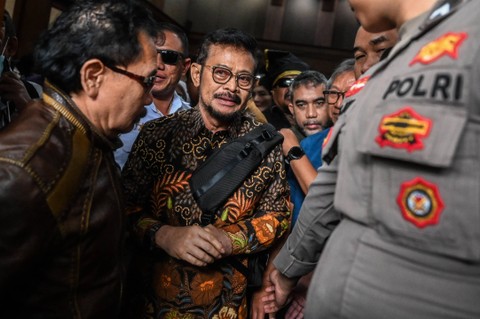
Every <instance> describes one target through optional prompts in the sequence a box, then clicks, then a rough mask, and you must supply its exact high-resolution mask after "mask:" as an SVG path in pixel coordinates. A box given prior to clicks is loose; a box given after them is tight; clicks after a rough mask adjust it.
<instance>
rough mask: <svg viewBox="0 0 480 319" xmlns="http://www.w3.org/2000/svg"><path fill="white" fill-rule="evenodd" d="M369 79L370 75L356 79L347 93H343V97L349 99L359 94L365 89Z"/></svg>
mask: <svg viewBox="0 0 480 319" xmlns="http://www.w3.org/2000/svg"><path fill="white" fill-rule="evenodd" d="M369 79H370V75H367V76H365V77H363V78H360V79H358V80H357V81H356V82H355V83H353V84H352V86H351V87H350V89H348V91H347V93H345V97H350V96H353V95H355V94H357V93H358V92H360V91H361V90H362V89H363V88H364V87H365V85H367V82H368V80H369Z"/></svg>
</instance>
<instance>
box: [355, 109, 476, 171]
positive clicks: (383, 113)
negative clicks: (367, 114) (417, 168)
mask: <svg viewBox="0 0 480 319" xmlns="http://www.w3.org/2000/svg"><path fill="white" fill-rule="evenodd" d="M466 122H467V112H466V110H465V109H464V108H461V107H453V106H449V105H439V104H435V105H422V107H421V111H417V110H416V109H415V108H414V107H412V106H409V105H398V104H395V103H391V104H389V105H387V106H385V105H382V106H379V107H377V108H376V111H375V113H374V116H373V117H372V120H371V122H370V123H371V125H370V126H369V127H368V128H367V130H366V134H365V136H364V137H363V139H362V140H361V142H360V144H359V145H358V146H357V150H358V151H359V152H361V153H366V154H369V155H373V156H379V157H383V158H390V159H395V160H401V161H409V162H415V163H418V164H422V165H427V166H432V167H449V166H450V165H451V163H452V160H453V157H454V153H455V149H456V148H457V146H458V143H459V141H460V137H461V135H462V132H463V131H464V129H465V125H466Z"/></svg>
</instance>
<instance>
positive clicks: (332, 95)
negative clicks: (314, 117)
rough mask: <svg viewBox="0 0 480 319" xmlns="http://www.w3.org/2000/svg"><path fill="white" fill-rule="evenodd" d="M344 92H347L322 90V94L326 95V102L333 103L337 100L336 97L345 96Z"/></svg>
mask: <svg viewBox="0 0 480 319" xmlns="http://www.w3.org/2000/svg"><path fill="white" fill-rule="evenodd" d="M345 93H347V92H340V91H333V90H332V91H323V94H324V95H325V96H326V98H327V103H328V104H335V103H337V102H338V99H340V97H341V98H342V99H343V98H345Z"/></svg>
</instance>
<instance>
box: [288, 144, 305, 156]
mask: <svg viewBox="0 0 480 319" xmlns="http://www.w3.org/2000/svg"><path fill="white" fill-rule="evenodd" d="M304 154H305V153H304V152H303V150H302V149H301V148H300V147H298V146H294V147H292V148H291V149H290V151H289V155H290V157H291V158H292V159H299V158H300V157H302V156H303V155H304Z"/></svg>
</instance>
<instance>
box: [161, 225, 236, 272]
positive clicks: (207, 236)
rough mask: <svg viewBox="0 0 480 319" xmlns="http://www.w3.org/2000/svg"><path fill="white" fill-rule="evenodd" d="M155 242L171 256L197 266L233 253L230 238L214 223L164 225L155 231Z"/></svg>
mask: <svg viewBox="0 0 480 319" xmlns="http://www.w3.org/2000/svg"><path fill="white" fill-rule="evenodd" d="M155 243H156V245H157V246H158V247H160V248H161V249H163V250H164V251H165V252H166V253H167V254H169V255H170V256H172V257H174V258H177V259H181V260H184V261H186V262H189V263H190V264H192V265H195V266H206V265H207V264H211V263H213V262H214V261H215V260H218V259H221V258H224V257H226V256H229V255H231V254H232V243H231V240H230V238H229V237H228V235H227V234H226V232H224V231H223V230H221V229H219V228H217V227H215V226H213V225H207V226H205V227H201V226H198V225H193V226H181V227H175V226H169V225H164V226H162V227H161V228H160V229H159V230H158V231H157V232H156V233H155Z"/></svg>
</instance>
